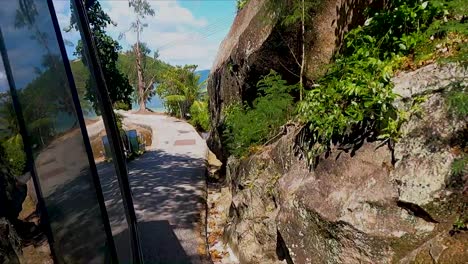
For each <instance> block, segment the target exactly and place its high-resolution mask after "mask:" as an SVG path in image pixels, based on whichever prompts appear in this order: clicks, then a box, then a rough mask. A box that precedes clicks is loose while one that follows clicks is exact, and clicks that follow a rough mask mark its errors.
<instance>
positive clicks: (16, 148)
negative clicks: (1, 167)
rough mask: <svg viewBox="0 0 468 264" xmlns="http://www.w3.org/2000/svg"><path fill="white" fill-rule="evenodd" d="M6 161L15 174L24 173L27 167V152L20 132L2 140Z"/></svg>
mask: <svg viewBox="0 0 468 264" xmlns="http://www.w3.org/2000/svg"><path fill="white" fill-rule="evenodd" d="M2 147H3V149H4V153H5V154H4V155H5V159H6V161H5V162H6V163H7V164H8V167H9V168H10V172H11V173H12V174H13V175H16V176H18V175H22V174H23V171H24V169H25V167H26V154H25V153H24V149H23V139H22V137H21V136H20V135H19V134H18V135H16V136H14V137H12V138H10V139H8V140H5V141H4V142H2Z"/></svg>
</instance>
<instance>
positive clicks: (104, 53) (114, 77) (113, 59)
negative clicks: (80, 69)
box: [67, 0, 132, 113]
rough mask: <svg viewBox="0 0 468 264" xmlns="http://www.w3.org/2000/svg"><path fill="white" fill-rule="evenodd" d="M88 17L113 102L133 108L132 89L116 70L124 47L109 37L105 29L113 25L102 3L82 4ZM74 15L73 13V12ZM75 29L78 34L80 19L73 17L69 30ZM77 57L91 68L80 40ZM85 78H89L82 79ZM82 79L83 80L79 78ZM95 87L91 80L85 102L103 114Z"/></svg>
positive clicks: (89, 0) (76, 52)
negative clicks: (78, 20)
mask: <svg viewBox="0 0 468 264" xmlns="http://www.w3.org/2000/svg"><path fill="white" fill-rule="evenodd" d="M83 2H84V3H85V7H86V10H87V13H88V18H89V23H90V27H91V30H92V33H93V36H94V40H95V43H96V46H97V51H98V54H99V59H100V62H101V66H102V70H103V73H104V77H105V78H106V83H107V89H108V91H109V97H110V99H111V102H112V103H113V104H115V103H116V102H120V105H122V104H125V105H127V106H130V105H131V95H132V87H131V86H130V84H129V82H128V79H127V77H126V76H125V75H124V74H123V73H122V72H121V71H120V70H119V69H118V68H117V60H118V58H119V53H118V52H119V51H120V50H121V46H120V45H119V43H118V42H117V41H116V40H114V39H112V38H111V37H110V36H109V35H108V34H107V33H106V27H107V26H109V25H114V24H115V23H114V22H113V21H112V20H111V18H110V17H109V16H108V15H107V14H106V13H105V12H104V11H103V10H102V7H101V5H100V3H99V1H94V0H83ZM71 8H72V9H73V8H74V7H73V5H71ZM72 13H74V12H72ZM72 28H75V29H76V30H78V25H77V19H76V18H75V16H72V17H71V19H70V27H69V28H68V29H67V30H71V29H72ZM75 55H77V56H79V57H80V58H81V60H82V61H83V63H84V64H85V65H88V61H87V58H86V54H85V51H84V49H83V43H82V41H81V40H80V41H79V42H78V45H77V46H76V51H75ZM83 76H86V75H83ZM79 78H81V77H79ZM94 89H95V87H94V84H93V82H92V81H91V79H90V78H88V79H87V81H86V93H85V98H86V99H87V100H88V101H90V102H92V104H93V106H94V110H95V111H96V112H98V113H99V112H100V109H99V106H98V104H97V97H96V92H95V90H94Z"/></svg>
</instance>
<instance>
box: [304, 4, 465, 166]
mask: <svg viewBox="0 0 468 264" xmlns="http://www.w3.org/2000/svg"><path fill="white" fill-rule="evenodd" d="M449 2H451V1H449ZM369 14H371V15H372V16H371V17H369V18H368V19H367V21H366V23H365V24H364V25H363V26H360V27H358V28H356V29H353V30H351V31H350V32H349V33H348V34H347V36H346V38H345V46H344V48H343V50H342V52H341V55H339V56H338V57H337V58H336V60H335V62H334V63H333V64H332V65H331V66H330V68H329V70H328V73H327V74H326V75H325V76H324V77H323V78H321V79H320V80H319V81H318V82H317V83H318V85H316V86H315V87H312V89H310V90H309V91H308V92H307V95H306V98H305V100H304V101H303V102H301V103H300V104H299V113H300V118H301V120H302V121H303V122H305V123H306V124H307V125H308V128H309V130H310V131H311V133H312V135H311V136H310V140H309V142H308V143H307V144H308V146H309V148H310V151H309V152H308V158H309V160H313V159H314V157H315V156H316V155H318V154H320V153H321V152H323V151H324V150H327V149H329V148H330V144H331V142H332V141H335V142H336V141H341V140H342V139H343V138H345V137H346V135H350V134H351V133H355V132H356V131H359V132H360V133H362V134H363V135H365V136H371V135H375V136H378V137H379V138H381V139H396V138H397V137H398V135H399V128H400V126H401V124H402V123H403V122H404V121H405V120H406V119H407V118H408V117H409V114H408V113H407V112H404V111H397V110H396V109H395V108H394V106H393V105H392V103H393V101H394V100H395V99H396V98H397V95H396V94H395V93H394V92H393V90H392V89H393V86H392V83H391V82H390V78H391V77H392V76H393V74H394V71H395V70H396V69H399V68H401V67H402V65H403V64H404V62H407V61H408V60H409V58H411V57H414V56H415V54H416V55H419V56H421V55H423V54H422V53H423V52H419V53H417V51H421V50H422V48H421V47H424V46H430V45H432V43H433V42H438V41H442V39H444V40H445V36H448V35H450V34H448V33H447V32H445V33H444V34H434V33H435V32H436V29H437V30H449V29H448V28H447V26H448V25H450V24H451V23H453V21H452V22H444V21H449V20H448V19H449V18H450V11H449V10H448V9H447V5H444V4H443V3H442V1H427V2H421V1H418V0H411V1H407V0H394V1H391V2H390V6H389V7H388V9H384V10H369ZM457 23H463V22H460V21H458V22H457ZM451 28H458V27H453V26H451ZM432 34H434V35H432ZM431 39H434V40H431Z"/></svg>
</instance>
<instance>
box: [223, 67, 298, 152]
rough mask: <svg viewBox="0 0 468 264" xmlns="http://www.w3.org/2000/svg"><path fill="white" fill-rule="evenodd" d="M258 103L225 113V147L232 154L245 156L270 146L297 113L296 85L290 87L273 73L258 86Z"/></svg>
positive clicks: (235, 106)
mask: <svg viewBox="0 0 468 264" xmlns="http://www.w3.org/2000/svg"><path fill="white" fill-rule="evenodd" d="M257 90H258V91H259V94H258V97H257V99H255V101H254V102H253V104H252V105H251V106H249V105H248V104H241V103H237V104H233V105H231V106H229V107H228V108H227V109H225V113H224V114H225V120H224V132H223V143H224V144H225V145H226V147H227V149H228V151H229V153H230V154H233V155H236V156H242V155H244V154H246V153H247V152H248V150H249V148H251V147H254V146H258V145H260V144H263V143H265V142H267V140H269V139H270V138H272V137H274V136H275V135H276V134H278V132H279V128H280V126H282V125H283V124H285V123H286V122H287V121H288V120H289V119H290V118H291V117H292V115H293V113H294V98H293V97H292V96H291V94H290V93H291V92H292V91H293V90H297V86H296V85H288V84H287V82H286V81H285V80H283V79H282V78H281V76H280V75H279V74H278V73H276V72H274V71H271V72H270V74H268V75H266V76H264V77H263V79H261V80H260V81H259V82H258V84H257Z"/></svg>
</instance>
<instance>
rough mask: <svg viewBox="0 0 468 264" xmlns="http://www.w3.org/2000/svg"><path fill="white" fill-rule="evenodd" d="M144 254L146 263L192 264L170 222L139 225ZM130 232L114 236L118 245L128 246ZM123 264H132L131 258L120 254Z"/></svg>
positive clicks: (126, 231) (152, 222)
mask: <svg viewBox="0 0 468 264" xmlns="http://www.w3.org/2000/svg"><path fill="white" fill-rule="evenodd" d="M138 229H139V236H140V241H141V247H142V251H143V252H142V253H143V258H144V261H145V263H152V264H190V263H191V262H190V258H189V257H188V256H187V254H186V253H185V251H184V249H183V247H182V245H181V244H180V242H179V239H177V236H176V235H175V233H174V231H173V229H172V227H171V225H170V224H169V222H168V221H151V222H142V223H139V224H138ZM127 239H128V230H125V231H123V232H121V233H119V234H117V235H115V236H114V241H115V244H116V245H122V244H124V245H126V244H127V243H128V242H127ZM119 260H120V262H121V263H131V256H130V255H128V253H126V254H122V253H120V254H119Z"/></svg>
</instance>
